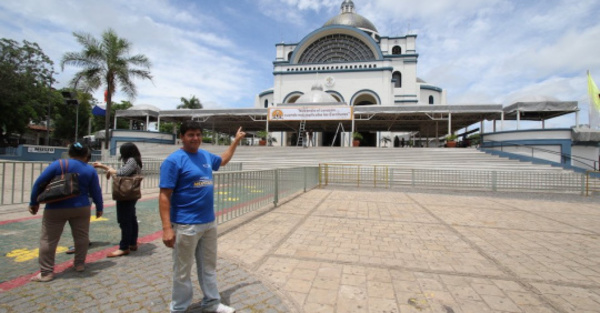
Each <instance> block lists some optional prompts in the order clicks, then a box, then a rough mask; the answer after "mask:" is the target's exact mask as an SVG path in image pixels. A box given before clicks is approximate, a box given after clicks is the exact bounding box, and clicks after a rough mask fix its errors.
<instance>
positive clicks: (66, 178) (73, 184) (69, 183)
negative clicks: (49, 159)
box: [37, 159, 80, 203]
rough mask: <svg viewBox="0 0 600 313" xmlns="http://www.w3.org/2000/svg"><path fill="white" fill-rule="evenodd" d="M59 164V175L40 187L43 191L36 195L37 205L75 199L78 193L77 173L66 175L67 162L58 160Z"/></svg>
mask: <svg viewBox="0 0 600 313" xmlns="http://www.w3.org/2000/svg"><path fill="white" fill-rule="evenodd" d="M58 162H59V163H60V172H61V173H60V175H56V176H55V177H54V178H52V180H50V182H49V183H47V184H46V186H44V187H42V189H43V191H42V192H41V193H40V194H39V195H38V197H37V200H38V202H39V203H52V202H57V201H62V200H66V199H69V198H73V197H77V196H79V194H80V191H79V173H68V170H69V160H65V165H64V167H63V160H62V159H61V160H58Z"/></svg>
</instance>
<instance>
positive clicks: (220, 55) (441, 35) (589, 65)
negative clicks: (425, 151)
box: [0, 0, 600, 109]
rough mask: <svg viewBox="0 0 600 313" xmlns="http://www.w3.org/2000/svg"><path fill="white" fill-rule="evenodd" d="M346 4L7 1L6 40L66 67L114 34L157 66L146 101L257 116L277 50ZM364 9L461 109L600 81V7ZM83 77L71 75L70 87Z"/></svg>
mask: <svg viewBox="0 0 600 313" xmlns="http://www.w3.org/2000/svg"><path fill="white" fill-rule="evenodd" d="M341 3H342V0H258V1H256V0H243V1H242V0H221V1H186V0H182V1H175V2H173V1H162V0H147V1H146V0H144V1H143V0H130V1H123V0H106V1H101V2H100V1H58V0H46V1H36V0H20V1H14V0H9V1H2V2H0V34H2V37H6V38H11V39H15V40H17V41H21V40H23V39H26V40H28V41H32V42H37V43H38V44H39V45H40V46H41V47H42V49H43V50H44V52H45V53H46V54H48V55H49V56H50V57H51V58H52V59H53V60H54V61H55V63H56V65H57V67H56V68H57V69H59V68H58V63H59V62H60V58H61V57H62V55H63V54H64V53H65V52H67V51H79V50H80V47H79V46H78V45H77V43H76V42H75V39H74V38H73V36H72V34H71V33H72V32H74V31H77V32H80V31H81V32H87V33H90V34H92V35H94V36H96V37H99V36H100V34H101V33H102V31H103V30H105V29H107V28H109V27H112V28H113V29H114V30H115V31H116V32H117V33H118V34H119V36H121V37H123V38H126V39H128V40H129V41H131V42H132V44H133V51H132V53H142V54H145V55H146V56H148V57H149V58H150V60H151V62H152V63H153V67H152V74H153V76H154V80H153V83H151V82H143V81H142V82H138V87H139V95H138V98H137V100H136V103H137V102H139V103H149V104H153V105H156V106H158V107H161V108H165V109H169V108H174V107H175V106H176V105H177V104H179V98H180V97H189V96H191V95H195V96H197V97H198V98H199V99H200V100H201V101H202V102H203V103H204V104H205V106H206V107H215V108H216V107H221V108H224V107H251V106H252V105H253V102H254V98H255V95H256V94H258V93H259V92H261V91H262V90H264V89H267V88H269V87H271V85H272V82H273V80H272V74H271V71H272V61H273V60H274V57H275V48H274V45H275V44H276V43H277V42H281V41H285V42H297V41H299V40H301V39H302V38H303V37H304V36H306V35H307V34H308V33H310V32H312V31H314V30H315V29H317V28H319V27H321V26H322V25H323V24H324V23H325V22H326V21H327V20H329V19H330V18H331V17H333V16H335V15H337V14H338V13H339V9H340V4H341ZM354 3H355V6H356V10H357V13H359V14H361V15H363V16H365V17H366V18H368V19H369V20H370V21H371V22H373V23H374V25H375V26H376V27H377V29H378V30H379V32H380V34H381V35H383V36H397V35H400V36H402V35H405V34H406V33H407V32H408V31H410V32H413V33H417V34H418V37H417V53H419V64H418V72H417V76H419V77H421V78H423V79H424V80H426V81H427V82H428V83H430V84H433V85H436V86H439V87H441V88H444V89H445V90H446V91H447V94H448V102H449V103H451V104H453V103H508V102H510V100H511V99H513V98H514V97H518V96H520V95H525V94H537V95H546V96H554V97H556V98H558V99H561V100H575V101H581V100H580V99H581V98H582V95H583V96H585V92H586V84H585V71H586V70H587V69H589V70H591V71H592V73H593V74H594V73H597V74H596V75H597V77H598V78H599V79H600V58H597V57H596V55H597V53H596V51H600V41H598V40H597V38H599V36H600V24H598V23H597V22H596V20H597V16H599V15H600V5H599V4H598V3H597V0H580V1H577V2H573V1H569V0H549V1H541V0H537V1H518V0H485V1H484V0H456V1H447V0H430V1H422V0H355V1H354ZM240 25H241V26H240ZM59 70H60V69H59ZM74 71H75V69H72V68H67V69H65V71H64V72H61V73H60V74H59V75H58V77H57V78H58V80H59V81H60V84H63V85H64V84H66V83H67V82H68V81H69V79H70V78H71V77H72V75H73V73H74ZM59 87H62V86H59ZM96 96H97V97H98V99H100V100H101V98H102V92H101V91H98V93H97V95H96ZM121 97H122V95H119V94H117V96H116V99H117V101H120V100H118V99H121ZM123 100H124V99H123Z"/></svg>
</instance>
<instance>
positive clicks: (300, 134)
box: [296, 120, 306, 147]
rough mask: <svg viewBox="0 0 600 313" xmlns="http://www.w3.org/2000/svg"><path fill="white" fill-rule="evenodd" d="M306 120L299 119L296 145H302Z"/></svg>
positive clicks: (304, 139)
mask: <svg viewBox="0 0 600 313" xmlns="http://www.w3.org/2000/svg"><path fill="white" fill-rule="evenodd" d="M305 137H306V120H303V121H300V128H299V129H298V141H297V142H296V146H297V147H302V146H304V142H305V141H306V138H305Z"/></svg>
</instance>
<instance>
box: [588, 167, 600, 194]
mask: <svg viewBox="0 0 600 313" xmlns="http://www.w3.org/2000/svg"><path fill="white" fill-rule="evenodd" d="M598 177H600V171H586V172H585V195H586V196H589V195H590V192H600V179H598Z"/></svg>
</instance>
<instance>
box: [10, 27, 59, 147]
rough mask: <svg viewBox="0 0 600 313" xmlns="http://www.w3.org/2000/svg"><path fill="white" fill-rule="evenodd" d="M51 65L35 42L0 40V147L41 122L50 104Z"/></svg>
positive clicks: (52, 71)
mask: <svg viewBox="0 0 600 313" xmlns="http://www.w3.org/2000/svg"><path fill="white" fill-rule="evenodd" d="M53 64H54V63H53V62H52V60H50V58H49V57H48V56H47V55H46V54H44V52H43V51H42V49H41V48H40V47H39V46H38V44H36V43H32V42H29V41H26V40H24V41H23V43H22V44H19V43H18V42H16V41H14V40H11V39H6V38H2V39H0V112H3V114H0V146H6V145H8V138H9V136H10V134H19V135H20V136H21V135H23V133H24V132H25V130H26V129H27V125H28V124H29V123H30V122H35V123H38V122H41V121H44V120H45V118H46V116H47V113H48V111H49V109H50V108H51V106H50V103H51V102H52V98H53V93H52V89H51V86H52V84H53V83H54V81H55V80H54V79H53V78H52V76H53V74H54V67H53Z"/></svg>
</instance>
